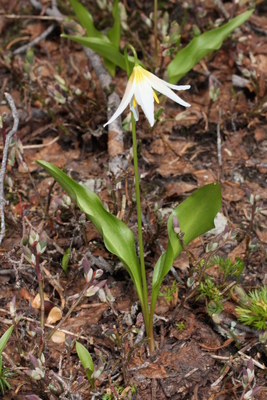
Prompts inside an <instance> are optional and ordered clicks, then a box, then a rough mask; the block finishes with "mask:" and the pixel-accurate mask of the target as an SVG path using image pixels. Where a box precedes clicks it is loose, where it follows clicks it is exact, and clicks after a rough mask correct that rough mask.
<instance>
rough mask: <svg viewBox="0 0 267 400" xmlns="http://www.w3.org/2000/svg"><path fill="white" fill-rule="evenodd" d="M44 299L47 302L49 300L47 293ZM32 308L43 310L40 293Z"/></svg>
mask: <svg viewBox="0 0 267 400" xmlns="http://www.w3.org/2000/svg"><path fill="white" fill-rule="evenodd" d="M44 299H45V300H49V297H48V295H47V294H46V293H44ZM31 305H32V307H33V308H37V310H40V308H41V299H40V294H39V293H38V294H37V295H36V296H35V298H34V299H33V301H32V304H31Z"/></svg>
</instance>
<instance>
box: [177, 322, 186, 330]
mask: <svg viewBox="0 0 267 400" xmlns="http://www.w3.org/2000/svg"><path fill="white" fill-rule="evenodd" d="M175 326H176V328H177V329H178V330H179V331H184V330H185V329H186V326H185V323H184V321H181V322H179V323H178V324H175Z"/></svg>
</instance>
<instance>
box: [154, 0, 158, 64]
mask: <svg viewBox="0 0 267 400" xmlns="http://www.w3.org/2000/svg"><path fill="white" fill-rule="evenodd" d="M154 37H155V63H156V68H158V0H154Z"/></svg>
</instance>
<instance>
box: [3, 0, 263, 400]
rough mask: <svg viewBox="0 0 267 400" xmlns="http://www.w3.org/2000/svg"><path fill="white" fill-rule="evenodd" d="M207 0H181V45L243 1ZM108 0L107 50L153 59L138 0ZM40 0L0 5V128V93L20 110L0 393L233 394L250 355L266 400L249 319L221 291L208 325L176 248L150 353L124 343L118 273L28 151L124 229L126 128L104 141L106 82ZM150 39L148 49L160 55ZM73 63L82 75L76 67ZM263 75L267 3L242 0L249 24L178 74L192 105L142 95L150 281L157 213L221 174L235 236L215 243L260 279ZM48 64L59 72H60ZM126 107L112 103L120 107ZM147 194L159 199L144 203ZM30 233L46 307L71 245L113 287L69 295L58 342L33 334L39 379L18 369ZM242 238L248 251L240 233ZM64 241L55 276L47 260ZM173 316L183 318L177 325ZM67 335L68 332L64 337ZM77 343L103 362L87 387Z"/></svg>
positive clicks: (119, 83) (129, 328)
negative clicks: (40, 243)
mask: <svg viewBox="0 0 267 400" xmlns="http://www.w3.org/2000/svg"><path fill="white" fill-rule="evenodd" d="M215 3H216V2H215V1H214V2H213V1H205V2H202V1H200V0H194V1H188V4H189V8H188V11H187V14H186V18H185V22H184V27H183V31H182V36H181V43H182V45H183V46H185V45H186V44H187V43H189V41H190V40H191V39H192V37H193V36H192V29H194V27H195V28H196V27H198V28H199V30H200V32H205V31H206V30H208V29H211V28H212V27H214V26H215V25H214V24H215V21H216V20H217V19H219V18H221V19H223V20H225V18H226V16H227V15H228V16H236V15H238V14H239V13H241V12H242V11H245V10H246V9H248V6H249V4H248V1H244V2H240V3H242V4H239V3H238V4H235V2H224V3H221V2H217V3H216V4H215ZM123 4H124V5H125V9H126V12H127V15H128V20H127V23H128V26H129V29H128V30H125V31H123V33H122V44H121V48H123V46H124V44H125V43H127V42H129V43H131V44H133V45H134V46H135V47H136V49H137V50H138V56H139V57H140V59H141V60H142V61H144V59H143V53H144V52H145V53H146V54H147V55H148V56H149V57H148V61H149V63H150V64H152V65H153V54H154V35H153V28H150V27H148V26H147V25H146V24H145V23H144V22H142V21H143V20H142V19H141V14H142V13H143V14H144V15H146V16H149V14H150V13H151V12H152V11H153V2H152V1H147V0H144V1H143V2H141V1H139V0H127V1H126V0H125V1H123ZM84 5H85V6H86V7H88V10H90V12H91V13H92V15H93V16H94V21H95V25H96V26H97V27H98V28H99V29H101V30H103V29H106V28H107V27H108V26H110V13H109V12H108V11H107V10H105V9H103V10H101V9H100V8H99V7H98V5H97V4H96V3H95V2H93V1H85V2H84ZM39 6H41V7H39ZM50 6H51V4H50V2H49V1H42V2H36V1H32V2H31V1H30V0H9V1H7V0H1V1H0V33H1V35H0V115H2V114H3V113H4V112H6V113H7V114H8V117H7V122H6V124H7V131H8V130H9V129H11V128H12V126H13V119H12V115H11V113H10V108H9V107H8V104H7V102H6V98H5V96H4V93H5V92H8V93H9V94H11V96H12V98H13V100H14V102H15V105H16V107H17V109H18V112H19V128H18V131H17V134H16V137H17V139H19V140H20V141H21V142H22V144H23V148H24V161H20V162H18V161H16V162H15V163H14V165H13V166H12V167H11V166H8V167H7V176H8V177H9V179H10V180H12V186H8V185H7V184H6V185H5V199H6V200H7V201H8V203H7V204H6V206H5V223H6V233H5V237H4V239H3V241H2V244H1V249H0V252H1V253H0V257H1V269H0V282H1V285H0V328H1V329H0V334H1V335H2V334H3V333H4V332H5V331H6V330H7V328H8V327H9V326H10V325H11V324H12V323H13V322H14V321H13V320H12V317H11V315H10V302H11V300H12V298H13V297H14V296H16V309H17V313H21V319H20V320H19V321H18V322H16V326H15V329H14V333H13V335H12V338H11V339H10V341H9V342H8V344H7V346H6V348H5V350H4V354H3V363H4V366H5V367H7V368H9V370H10V371H13V372H14V371H15V372H16V374H15V375H13V376H12V377H10V378H8V382H9V383H10V384H11V386H12V389H10V390H6V392H5V394H4V395H3V398H5V399H25V398H26V397H25V396H26V395H35V396H38V397H32V399H34V400H35V399H38V398H40V399H42V400H45V399H58V398H59V399H102V398H103V399H122V398H128V399H130V398H132V399H142V400H146V399H159V400H161V399H162V400H163V399H191V400H204V399H205V400H208V399H209V400H215V399H217V400H224V399H242V398H244V397H242V393H243V386H242V377H243V367H244V366H246V365H247V362H248V360H249V358H250V357H252V358H253V360H254V363H255V364H254V365H255V367H254V368H255V379H254V385H255V387H258V386H261V390H260V391H259V392H258V393H257V394H256V395H255V399H260V400H263V399H267V385H266V371H267V369H266V365H267V348H266V344H261V343H260V342H259V331H257V330H256V329H253V328H251V327H245V326H244V325H242V324H241V323H240V322H238V321H237V314H236V311H235V307H236V304H235V303H234V301H233V300H232V299H231V298H230V296H229V290H228V291H226V292H225V295H224V300H223V305H224V310H223V312H222V313H221V322H220V324H218V323H216V321H214V320H213V319H212V318H211V317H210V315H209V314H208V312H207V307H206V306H207V300H206V299H204V297H200V298H199V299H198V296H197V294H198V293H196V295H195V296H193V297H191V298H188V299H187V294H188V290H189V288H188V287H187V284H186V283H187V279H188V277H189V276H190V274H191V273H192V270H191V263H190V260H189V259H188V256H187V254H186V253H185V252H183V253H182V254H181V255H180V256H179V257H178V259H177V260H176V261H175V264H174V268H175V271H176V273H177V274H178V278H179V282H177V285H176V286H175V288H176V289H175V291H174V294H173V296H172V299H171V301H167V299H166V296H165V297H164V296H160V297H159V299H158V302H157V306H156V312H155V313H156V318H155V323H154V330H155V339H156V351H155V354H153V355H149V353H148V348H147V342H146V341H143V342H142V343H141V344H137V343H138V341H139V340H140V338H141V339H144V338H145V337H144V335H143V336H142V329H143V328H142V316H141V313H140V306H139V304H138V298H137V295H136V292H135V289H134V287H133V284H132V282H131V280H130V278H129V276H128V274H127V272H126V271H125V269H124V268H123V267H122V266H121V263H120V262H119V260H117V259H116V257H114V256H112V255H111V254H109V253H108V251H107V250H106V249H105V247H104V245H103V239H102V238H101V236H100V234H99V233H98V231H97V230H96V229H95V228H94V226H93V225H92V223H91V222H88V221H87V223H86V224H85V225H82V224H81V223H80V221H79V218H80V216H81V212H80V211H79V209H78V208H77V207H76V208H74V211H73V210H72V209H70V208H68V207H67V208H66V207H63V206H62V204H59V203H60V202H59V201H58V200H57V199H62V196H63V195H64V191H63V190H62V189H61V188H60V186H59V185H58V184H55V183H54V180H53V179H52V178H51V177H50V176H48V175H47V173H46V172H44V170H43V169H42V168H41V167H40V166H38V165H37V164H36V163H35V162H34V160H46V161H49V162H52V163H54V164H56V165H57V166H58V167H60V168H62V169H63V170H64V171H65V172H67V173H68V174H69V175H70V176H71V177H72V178H73V179H75V180H76V181H78V182H83V183H84V184H85V185H87V187H89V188H91V189H92V190H94V191H95V192H96V193H97V194H98V195H99V196H100V198H101V201H102V202H103V203H104V204H105V205H106V207H108V208H109V210H110V211H111V212H112V213H113V214H115V215H120V217H121V219H123V220H124V221H126V222H127V224H128V226H129V227H130V228H131V229H132V230H133V232H134V233H135V235H136V238H137V220H136V210H135V202H134V187H133V164H132V155H131V154H132V153H131V132H130V131H128V130H127V129H126V130H125V131H124V133H123V138H122V141H120V142H117V143H115V147H114V141H113V139H114V137H113V136H112V132H108V130H107V129H104V128H103V124H104V123H105V122H106V121H107V119H108V115H107V98H108V96H109V94H107V92H106V91H103V87H101V82H100V80H99V76H98V72H99V71H95V70H94V69H93V67H92V62H91V60H90V58H88V54H86V52H85V50H84V49H83V48H82V47H81V46H80V45H78V44H76V43H74V42H71V41H70V40H67V39H62V38H60V34H61V33H62V32H63V30H64V28H63V24H62V21H61V20H60V19H56V18H54V17H51V16H50V17H49V15H48V13H47V10H48V9H49V8H50ZM58 7H59V9H60V11H61V13H62V14H64V15H65V16H66V15H68V16H72V17H73V15H74V14H73V11H72V10H71V7H70V6H69V4H68V2H67V1H66V0H65V1H63V2H62V1H61V2H58ZM159 8H160V9H162V10H164V11H167V12H168V13H169V15H170V19H171V20H172V21H174V20H176V21H177V22H178V23H179V24H181V23H182V20H183V17H184V15H185V13H184V8H183V4H182V2H177V1H168V2H161V4H159ZM40 17H41V18H40ZM52 24H55V25H54V27H53V29H51V33H50V34H49V35H48V36H47V37H46V38H45V39H43V40H41V41H40V42H39V43H37V44H36V45H35V46H34V48H33V49H34V53H32V54H30V52H28V53H27V57H26V53H25V50H23V49H22V50H21V46H22V45H25V44H27V43H29V42H30V41H32V40H34V39H35V38H37V37H39V36H40V35H41V34H42V33H43V32H44V31H45V30H46V29H47V28H49V26H51V25H52ZM18 50H19V51H18ZM161 51H162V48H161V47H160V51H159V54H161ZM145 61H146V60H145ZM145 61H144V62H145ZM169 61H170V59H168V58H167V57H165V58H164V59H162V60H161V63H160V69H159V70H158V71H157V74H158V75H159V76H161V77H163V74H164V72H165V71H166V69H167V65H168V62H169ZM149 63H148V64H147V68H148V69H149V67H150V66H149ZM88 71H89V72H90V74H91V79H88V78H87V76H86V73H87V72H88ZM266 71H267V4H266V2H265V1H257V2H256V9H255V12H254V14H253V15H252V16H251V18H250V19H249V20H248V22H246V23H245V24H243V25H242V26H241V27H240V28H238V29H237V30H236V31H235V32H234V33H233V34H232V35H231V36H230V37H229V38H228V39H227V40H226V41H225V42H224V44H223V46H222V47H221V49H220V50H218V51H216V52H213V53H211V54H210V55H209V56H207V57H206V58H205V59H204V60H202V61H201V62H200V63H199V64H197V65H196V66H195V67H194V68H193V70H191V71H190V72H189V73H188V74H187V75H186V76H185V77H183V78H182V80H181V81H180V82H179V84H190V85H191V89H190V90H188V91H186V92H182V95H181V97H182V98H183V99H184V100H185V101H187V102H189V103H190V104H191V108H190V109H186V110H185V109H183V108H182V107H180V106H178V105H177V104H176V103H173V102H172V101H171V100H169V99H161V104H160V105H156V106H155V107H156V108H157V109H159V108H160V107H164V112H163V114H161V116H160V119H159V120H157V122H156V124H155V126H154V128H153V129H151V128H150V126H149V124H148V121H147V120H146V119H145V116H144V114H143V113H142V112H140V121H139V122H138V123H137V136H138V140H139V142H138V154H139V169H140V177H141V197H142V210H143V217H144V227H143V236H144V250H145V256H146V269H147V279H148V286H149V287H148V289H149V290H151V281H152V272H153V266H154V265H155V263H156V261H157V259H158V257H159V256H160V254H161V251H162V248H164V249H166V246H167V241H168V236H167V228H166V222H167V218H168V215H169V214H170V210H171V209H173V208H174V206H176V205H177V204H179V203H180V202H181V201H182V200H184V199H185V198H187V197H188V196H189V195H190V194H191V193H192V192H193V191H194V190H196V189H197V188H199V187H201V186H203V185H205V184H208V183H211V182H219V183H220V184H221V186H222V208H221V212H220V214H221V220H222V222H223V223H224V224H226V223H227V225H228V229H229V230H231V231H232V232H234V233H235V234H236V237H235V239H232V240H230V241H228V242H227V243H226V244H225V245H224V246H221V248H220V250H219V253H218V254H219V255H220V256H221V257H222V258H227V257H228V258H230V259H231V260H232V261H234V260H235V258H236V257H239V258H240V259H241V260H243V261H244V265H245V267H244V270H243V273H242V275H241V277H240V281H239V284H240V285H241V286H242V287H243V288H244V289H245V290H246V292H248V291H250V290H252V289H260V288H261V287H262V286H263V285H267V264H266V248H267V229H266V228H267V223H266V221H267V220H266V215H267V121H266V119H267V76H266ZM152 72H154V71H152ZM55 76H60V77H61V78H62V79H63V80H64V84H63V83H62V82H60V81H59V80H58V78H56V77H55ZM126 82H127V78H126V73H125V72H124V71H122V70H119V69H117V73H116V77H114V78H112V81H111V85H110V87H112V88H113V89H114V90H115V91H116V93H117V94H118V95H119V97H120V98H121V97H122V96H123V93H124V90H125V86H126ZM212 87H215V88H216V89H219V96H218V99H216V100H215V101H212V100H211V98H210V94H209V93H210V90H211V89H212ZM57 96H58V97H57ZM128 112H129V110H126V111H125V112H124V113H123V118H125V117H126V116H127V113H128ZM124 126H126V125H124ZM218 138H219V139H221V145H220V146H219V147H218ZM2 148H3V146H2ZM114 157H119V159H120V162H121V165H122V167H121V169H120V172H119V173H117V174H115V173H114V172H113V170H112V167H111V165H112V163H111V161H112V160H114ZM25 164H26V165H27V168H28V172H27V171H26V168H25ZM248 193H252V194H253V195H255V196H256V195H258V196H259V200H258V204H260V206H261V208H262V210H261V213H260V214H259V215H255V218H254V220H253V223H252V224H251V223H250V220H249V215H250V213H251V209H252V205H251V204H250V202H249V196H248ZM124 202H125V203H124ZM156 203H157V204H159V210H160V211H155V204H156ZM124 204H125V205H124ZM31 230H34V231H36V232H38V233H41V232H42V231H44V230H45V232H46V233H47V236H48V245H47V249H46V251H45V253H44V254H43V255H42V258H41V262H42V268H43V274H44V291H45V293H46V295H47V303H49V304H51V305H52V306H57V307H58V308H59V310H60V312H61V313H62V316H61V318H62V317H63V318H64V315H66V314H67V311H68V310H69V308H70V306H71V304H72V302H73V299H74V298H75V295H77V294H79V293H80V292H81V291H82V290H83V288H84V286H85V279H84V274H83V269H82V266H81V260H82V258H83V257H87V258H88V260H89V262H90V265H91V266H92V267H93V268H100V269H103V271H104V275H103V277H102V278H104V279H106V280H107V284H108V287H109V288H110V290H111V293H112V296H113V297H114V299H115V301H114V303H113V308H112V307H110V305H109V304H107V303H102V302H101V301H100V299H99V298H98V296H97V295H96V296H93V297H89V298H87V297H85V298H84V299H83V300H82V302H81V303H80V304H79V305H78V306H77V307H76V308H75V310H74V311H73V312H72V313H71V315H70V317H69V318H67V319H66V320H64V323H63V325H62V326H61V328H60V329H61V334H59V337H58V338H57V340H54V341H53V340H49V341H47V342H45V344H44V349H43V354H44V356H45V377H44V378H43V379H41V380H38V381H37V380H34V379H31V378H29V377H28V376H26V374H25V373H24V371H25V370H29V369H30V368H31V364H30V361H29V354H30V353H31V354H34V355H35V356H36V354H37V353H38V348H39V347H40V340H41V339H40V334H39V335H38V332H37V335H35V336H34V337H32V334H31V333H32V332H35V333H36V328H38V327H39V325H40V312H39V310H38V305H36V298H35V297H36V295H37V294H38V281H37V278H36V275H35V273H34V269H33V268H32V267H31V265H30V263H29V262H28V261H27V260H26V259H25V257H24V255H23V253H22V251H21V240H22V238H23V237H25V235H27V234H28V233H29V232H30V231H31ZM213 240H214V235H213V236H206V235H205V236H204V237H203V238H201V239H200V238H198V239H196V240H194V241H193V242H192V243H191V244H190V245H189V246H188V250H189V251H190V252H191V253H192V255H193V258H194V259H195V260H196V261H195V264H194V265H197V263H198V260H201V258H202V257H203V254H204V253H205V247H206V244H207V243H209V242H212V241H213ZM251 242H252V244H253V246H252V247H253V248H252V247H251V246H250V247H249V245H248V244H249V243H251ZM68 248H70V257H69V262H68V265H67V270H68V276H67V275H66V274H65V272H64V270H63V268H62V258H63V256H64V254H65V252H66V250H67V249H68ZM208 274H209V276H211V277H212V278H213V279H214V282H215V283H216V285H220V284H221V283H222V271H221V270H219V268H218V266H216V265H215V266H213V267H212V268H210V269H209V272H208ZM197 276H199V275H197ZM174 279H175V278H174V276H173V275H172V274H171V273H169V275H168V276H167V277H166V278H165V280H164V282H163V288H162V290H161V292H162V293H164V290H165V293H166V291H167V290H168V289H169V290H170V289H171V288H172V287H173V282H174ZM234 281H235V279H234V278H233V277H230V278H227V280H226V282H225V283H224V288H225V287H227V285H229V286H231V283H233V282H234ZM164 288H165V289H164ZM221 288H222V287H221ZM185 298H186V301H184V299H185ZM34 300H35V302H34ZM48 308H49V307H48ZM49 309H51V307H50V308H49ZM49 321H50V322H49V325H50V326H48V325H47V326H46V327H45V333H48V332H49V331H50V330H51V325H55V324H56V321H54V320H53V318H51V319H50V320H49ZM234 323H237V325H236V328H238V330H237V333H236V332H235V335H234V339H233V335H232V336H230V337H229V336H227V332H229V331H230V330H231V327H233V324H234ZM181 324H182V325H181ZM181 326H184V328H182V329H179V327H181ZM137 328H138V329H139V333H137ZM223 328H224V329H223ZM37 331H38V329H37ZM112 334H113V336H112ZM66 338H70V340H71V345H70V346H69V347H68V346H67V345H66V343H65V340H66ZM76 339H78V340H79V342H81V343H82V344H83V345H84V346H85V347H87V348H88V350H89V351H90V353H91V355H92V358H93V360H94V363H95V364H97V362H98V357H97V354H96V351H95V349H97V350H99V351H101V352H102V354H103V357H104V371H103V373H102V374H101V375H100V377H99V378H98V379H97V380H96V388H95V389H94V390H92V388H91V386H90V383H89V381H88V380H87V379H86V374H85V371H84V369H83V367H82V366H81V364H80V362H79V359H78V356H77V353H76V350H75V340H76ZM49 384H53V385H54V388H55V389H56V390H55V391H54V394H52V392H51V391H50V390H49V389H48V385H49ZM103 396H106V397H103ZM108 396H109V397H108ZM0 398H1V394H0Z"/></svg>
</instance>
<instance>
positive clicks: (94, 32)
mask: <svg viewBox="0 0 267 400" xmlns="http://www.w3.org/2000/svg"><path fill="white" fill-rule="evenodd" d="M69 2H70V4H71V6H72V8H73V10H74V12H75V14H76V17H77V18H78V21H79V23H80V24H81V26H82V27H83V28H84V29H86V34H87V36H89V37H95V38H99V39H103V38H104V36H103V35H102V33H101V32H100V31H99V30H98V29H96V28H95V26H94V21H93V17H92V15H91V14H90V13H89V11H87V10H86V8H85V7H84V6H83V5H82V4H81V3H80V2H79V1H77V0H69Z"/></svg>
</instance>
